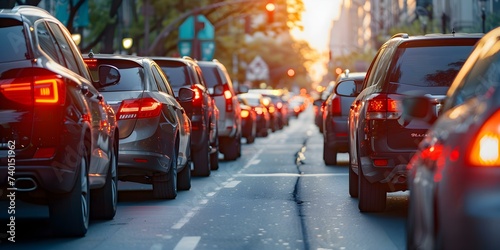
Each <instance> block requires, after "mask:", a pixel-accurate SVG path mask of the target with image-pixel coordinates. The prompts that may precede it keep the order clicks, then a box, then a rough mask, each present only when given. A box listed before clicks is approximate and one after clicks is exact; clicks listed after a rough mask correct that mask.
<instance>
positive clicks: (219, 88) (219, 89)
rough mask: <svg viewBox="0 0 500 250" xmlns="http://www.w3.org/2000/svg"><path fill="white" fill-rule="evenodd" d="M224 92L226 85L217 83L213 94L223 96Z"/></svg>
mask: <svg viewBox="0 0 500 250" xmlns="http://www.w3.org/2000/svg"><path fill="white" fill-rule="evenodd" d="M222 94H224V86H223V85H222V84H217V85H215V86H214V92H213V94H212V95H213V96H221V95H222Z"/></svg>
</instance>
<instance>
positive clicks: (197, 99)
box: [193, 87, 203, 107]
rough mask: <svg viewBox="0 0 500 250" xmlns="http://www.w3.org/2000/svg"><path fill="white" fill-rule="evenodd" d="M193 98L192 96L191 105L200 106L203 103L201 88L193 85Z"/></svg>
mask: <svg viewBox="0 0 500 250" xmlns="http://www.w3.org/2000/svg"><path fill="white" fill-rule="evenodd" d="M193 91H194V98H193V105H194V106H195V107H201V105H202V103H203V93H202V92H201V89H199V88H197V87H194V88H193Z"/></svg>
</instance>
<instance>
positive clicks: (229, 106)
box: [224, 84, 233, 112]
mask: <svg viewBox="0 0 500 250" xmlns="http://www.w3.org/2000/svg"><path fill="white" fill-rule="evenodd" d="M224 99H225V100H226V112H232V111H233V93H231V90H229V85H227V84H224Z"/></svg>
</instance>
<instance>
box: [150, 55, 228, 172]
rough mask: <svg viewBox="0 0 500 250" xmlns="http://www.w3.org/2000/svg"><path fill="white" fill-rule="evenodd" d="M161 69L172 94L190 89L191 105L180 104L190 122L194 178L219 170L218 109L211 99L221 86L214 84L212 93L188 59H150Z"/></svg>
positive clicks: (187, 103)
mask: <svg viewBox="0 0 500 250" xmlns="http://www.w3.org/2000/svg"><path fill="white" fill-rule="evenodd" d="M151 58H152V59H153V60H154V61H155V62H156V63H157V64H158V65H159V66H160V68H161V69H162V71H163V72H164V73H165V75H166V76H167V80H168V82H169V83H170V84H171V86H172V88H173V90H174V93H175V94H177V93H178V92H179V90H180V89H181V88H190V89H191V90H193V91H194V93H195V96H194V98H193V100H192V101H191V102H181V105H182V107H183V108H184V110H185V111H186V114H187V115H188V117H189V119H190V120H191V125H192V133H191V153H192V159H193V163H194V169H193V171H192V172H193V175H194V176H204V177H206V176H210V172H211V170H217V169H218V168H219V140H218V135H217V131H218V130H219V129H218V120H219V112H220V111H219V109H218V108H217V105H216V104H215V100H214V98H213V97H216V96H222V95H223V93H224V91H223V86H222V85H216V86H214V88H213V92H212V93H210V92H209V87H208V85H207V83H206V80H205V78H204V76H203V73H202V70H201V68H200V66H199V65H198V63H197V62H196V61H195V60H193V59H192V58H190V57H182V58H178V57H151Z"/></svg>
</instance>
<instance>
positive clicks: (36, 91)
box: [0, 75, 66, 105]
mask: <svg viewBox="0 0 500 250" xmlns="http://www.w3.org/2000/svg"><path fill="white" fill-rule="evenodd" d="M65 88H66V86H65V85H64V82H63V80H62V78H61V76H59V75H44V76H34V77H21V78H16V79H11V80H10V81H9V80H2V81H0V93H2V95H3V96H5V97H6V98H7V99H9V100H11V101H14V102H17V103H21V104H24V105H32V104H33V103H35V104H36V105H51V104H63V103H64V102H65V101H66V90H65Z"/></svg>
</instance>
